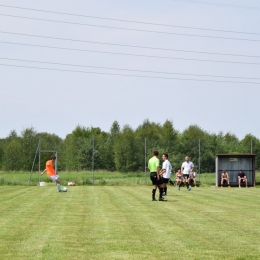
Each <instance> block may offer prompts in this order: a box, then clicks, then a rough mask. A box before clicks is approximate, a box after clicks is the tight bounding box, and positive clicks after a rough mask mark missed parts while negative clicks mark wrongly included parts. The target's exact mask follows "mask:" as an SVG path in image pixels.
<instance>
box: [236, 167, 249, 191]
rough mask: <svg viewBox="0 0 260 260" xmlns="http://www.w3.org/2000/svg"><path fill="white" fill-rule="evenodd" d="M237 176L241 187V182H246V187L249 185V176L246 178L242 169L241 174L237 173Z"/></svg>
mask: <svg viewBox="0 0 260 260" xmlns="http://www.w3.org/2000/svg"><path fill="white" fill-rule="evenodd" d="M237 178H238V187H239V188H241V182H245V183H246V187H247V178H246V175H245V173H244V172H243V171H242V170H240V171H239V174H238V175H237Z"/></svg>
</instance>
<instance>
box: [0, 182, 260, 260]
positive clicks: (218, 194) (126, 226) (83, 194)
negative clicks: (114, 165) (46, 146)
mask: <svg viewBox="0 0 260 260" xmlns="http://www.w3.org/2000/svg"><path fill="white" fill-rule="evenodd" d="M168 190H169V191H168V196H166V197H167V199H168V201H167V202H159V201H156V202H152V201H151V187H148V186H145V185H143V186H137V185H136V186H76V187H69V188H68V192H67V193H58V192H57V190H56V187H55V186H54V185H53V184H51V183H48V184H47V186H46V187H39V186H27V187H26V186H10V185H9V186H1V188H0V259H4V260H9V259H10V260H11V259H12V260H15V259H19V260H21V259H26V260H30V259H46V260H47V259H48V260H49V259H50V260H59V259H62V260H64V259H66V260H67V259H69V260H73V259H93V260H95V259H109V260H110V259H118V260H119V259H120V260H121V259H133V260H136V259H142V260H145V259H149V260H151V259H156V260H157V259H207V260H208V259H240V260H242V259H260V245H259V239H260V226H259V218H260V211H259V207H260V202H259V201H260V194H259V190H258V189H255V188H248V189H246V188H241V189H239V188H231V189H229V188H222V189H221V188H211V187H206V188H204V187H202V188H193V189H192V190H191V191H190V192H188V191H187V190H186V189H185V188H183V189H181V191H178V190H177V189H176V188H175V187H169V188H168ZM157 193H158V192H157ZM157 197H158V194H157Z"/></svg>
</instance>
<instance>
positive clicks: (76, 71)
mask: <svg viewBox="0 0 260 260" xmlns="http://www.w3.org/2000/svg"><path fill="white" fill-rule="evenodd" d="M0 66H7V67H16V68H27V69H38V70H50V71H61V72H75V73H86V74H97V75H110V76H123V77H137V78H152V79H168V80H184V81H202V82H219V83H236V84H254V85H260V82H245V81H225V80H211V79H190V78H189V79H187V78H168V77H157V76H146V75H127V74H119V73H107V72H93V71H79V70H65V69H52V68H40V67H32V66H20V65H10V64H2V63H0Z"/></svg>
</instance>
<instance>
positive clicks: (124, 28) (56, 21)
mask: <svg viewBox="0 0 260 260" xmlns="http://www.w3.org/2000/svg"><path fill="white" fill-rule="evenodd" d="M0 15H1V16H5V17H15V18H20V19H29V20H36V21H44V22H53V23H64V24H73V25H82V26H90V27H97V28H106V29H116V30H124V31H135V32H145V33H157V34H167V35H179V36H188V37H200V38H210V39H223V40H237V41H251V42H259V41H260V39H259V40H258V39H248V38H234V37H223V36H210V35H199V34H189V33H176V32H162V31H152V30H143V29H133V28H126V27H116V26H107V25H97V24H88V23H76V22H67V21H61V20H51V19H43V18H35V17H27V16H19V15H9V14H2V13H0Z"/></svg>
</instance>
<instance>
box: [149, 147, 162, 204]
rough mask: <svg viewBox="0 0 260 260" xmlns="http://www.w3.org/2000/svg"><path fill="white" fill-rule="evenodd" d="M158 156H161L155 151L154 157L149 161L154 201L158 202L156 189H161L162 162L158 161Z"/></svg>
mask: <svg viewBox="0 0 260 260" xmlns="http://www.w3.org/2000/svg"><path fill="white" fill-rule="evenodd" d="M158 156H159V152H158V151H154V152H153V157H152V158H151V159H150V160H149V161H148V169H149V170H150V179H151V181H152V183H153V190H152V201H156V199H155V193H156V189H157V188H159V185H160V175H159V165H160V160H159V159H158Z"/></svg>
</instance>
